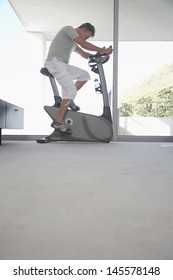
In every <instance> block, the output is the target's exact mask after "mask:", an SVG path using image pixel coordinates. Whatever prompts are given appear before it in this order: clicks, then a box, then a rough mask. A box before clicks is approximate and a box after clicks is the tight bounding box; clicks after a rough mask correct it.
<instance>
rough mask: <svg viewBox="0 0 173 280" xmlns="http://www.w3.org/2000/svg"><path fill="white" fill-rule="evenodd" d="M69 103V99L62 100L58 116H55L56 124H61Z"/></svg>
mask: <svg viewBox="0 0 173 280" xmlns="http://www.w3.org/2000/svg"><path fill="white" fill-rule="evenodd" d="M70 103H71V99H63V100H62V102H61V106H60V110H59V114H58V115H57V116H56V122H57V123H61V122H62V121H63V120H64V116H65V113H66V112H67V109H68V107H69V105H70Z"/></svg>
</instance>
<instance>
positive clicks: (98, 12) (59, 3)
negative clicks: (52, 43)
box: [9, 0, 113, 41]
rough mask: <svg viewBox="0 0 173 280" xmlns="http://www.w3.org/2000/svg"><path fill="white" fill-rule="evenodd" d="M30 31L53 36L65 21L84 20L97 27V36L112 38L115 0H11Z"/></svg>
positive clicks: (96, 37)
mask: <svg viewBox="0 0 173 280" xmlns="http://www.w3.org/2000/svg"><path fill="white" fill-rule="evenodd" d="M9 3H10V4H11V6H12V8H13V9H14V11H15V12H16V14H17V16H18V18H19V19H20V21H21V22H22V24H23V25H24V27H25V29H26V30H27V31H32V32H33V31H34V32H44V33H45V38H46V39H47V40H51V39H52V38H53V37H54V36H55V34H56V33H57V31H58V30H59V29H60V28H61V27H62V26H64V25H72V26H74V27H78V26H79V25H81V24H82V23H84V22H90V23H92V24H93V25H94V26H95V28H96V35H95V37H94V39H95V40H102V39H103V37H104V40H105V41H106V40H112V37H113V35H112V34H113V24H112V21H113V0H108V2H107V1H105V0H9Z"/></svg>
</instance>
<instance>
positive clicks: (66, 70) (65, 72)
mask: <svg viewBox="0 0 173 280" xmlns="http://www.w3.org/2000/svg"><path fill="white" fill-rule="evenodd" d="M45 67H46V68H47V69H48V70H49V72H50V73H51V74H52V75H53V76H54V77H55V79H56V80H57V82H58V83H59V84H60V85H61V87H62V98H63V99H74V98H75V96H76V94H77V89H76V86H75V84H74V81H73V80H78V81H88V80H90V75H89V74H88V72H87V71H85V70H83V69H81V68H78V67H76V66H73V65H69V64H66V63H64V62H62V61H60V60H58V59H57V58H55V57H54V58H53V59H52V60H51V61H46V62H45Z"/></svg>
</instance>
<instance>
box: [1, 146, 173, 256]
mask: <svg viewBox="0 0 173 280" xmlns="http://www.w3.org/2000/svg"><path fill="white" fill-rule="evenodd" d="M172 167H173V144H171V143H125V142H114V143H113V142H112V143H109V144H104V143H68V142H67V143H66V142H62V143H50V144H37V143H36V142H32V141H25V142H20V141H16V142H15V141H4V142H3V143H2V146H0V259H1V260H2V259H4V260H6V259H10V260H15V259H26V260H27V259H35V260H36V259H40V260H43V259H52V260H53V259H57V260H58V259H59V260H61V259H63V260H69V259H71V260H73V259H74V260H76V259H79V260H85V259H89V260H92V259H93V260H95V259H97V260H100V259H109V260H111V259H112V260H113V259H122V260H127V259H131V260H133V259H146V260H147V259H150V260H151V259H164V260H171V259H173V250H172V248H173V171H172Z"/></svg>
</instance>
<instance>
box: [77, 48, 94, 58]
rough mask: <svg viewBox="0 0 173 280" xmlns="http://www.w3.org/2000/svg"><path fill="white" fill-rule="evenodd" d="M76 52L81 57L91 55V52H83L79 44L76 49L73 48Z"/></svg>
mask: <svg viewBox="0 0 173 280" xmlns="http://www.w3.org/2000/svg"><path fill="white" fill-rule="evenodd" d="M74 51H75V52H76V53H78V54H79V55H81V56H82V57H83V58H86V59H88V58H89V57H90V55H91V53H88V52H85V51H84V50H83V49H81V48H80V47H79V46H76V49H75V50H74Z"/></svg>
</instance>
